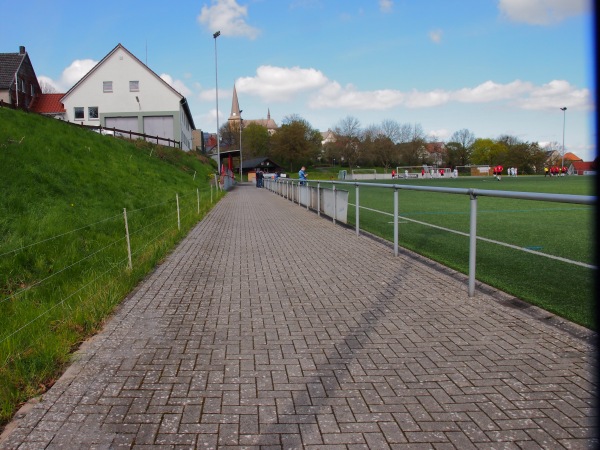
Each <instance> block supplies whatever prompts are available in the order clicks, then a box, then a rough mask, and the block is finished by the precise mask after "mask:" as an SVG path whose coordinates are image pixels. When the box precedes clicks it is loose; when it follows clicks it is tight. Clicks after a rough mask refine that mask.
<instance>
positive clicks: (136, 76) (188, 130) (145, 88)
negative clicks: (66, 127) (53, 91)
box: [62, 44, 195, 150]
mask: <svg viewBox="0 0 600 450" xmlns="http://www.w3.org/2000/svg"><path fill="white" fill-rule="evenodd" d="M62 102H63V104H64V106H65V111H66V112H65V116H66V119H67V120H68V121H70V122H77V123H81V124H84V125H102V126H105V127H114V128H117V129H118V128H120V129H123V130H130V131H133V132H136V133H145V134H149V135H152V136H159V137H161V138H164V139H174V140H176V141H180V142H181V145H182V148H183V149H185V150H189V149H191V148H192V146H193V143H192V130H193V129H194V128H195V126H194V121H193V118H192V115H191V112H190V110H189V106H188V104H187V101H186V99H185V97H183V95H181V94H180V93H179V92H177V91H176V90H175V89H173V88H172V87H171V86H170V85H169V84H168V83H167V82H166V81H164V80H163V79H162V78H160V77H159V76H158V75H157V74H156V73H155V72H153V71H152V70H150V69H149V68H148V67H147V66H146V65H145V64H144V63H142V62H141V61H140V60H139V59H138V58H136V57H135V56H134V55H133V54H132V53H131V52H129V51H128V50H127V49H126V48H125V47H123V45H121V44H118V45H117V46H116V47H115V48H114V49H113V50H112V51H111V52H110V53H109V54H108V55H106V56H105V57H104V58H103V59H102V60H101V61H100V62H99V63H98V64H96V65H95V66H94V67H93V68H92V69H91V70H90V71H89V72H88V73H87V74H86V75H85V76H83V77H82V78H81V80H79V81H78V82H77V83H76V84H75V85H74V86H73V87H72V88H71V89H69V91H67V93H66V94H65V95H64V96H63V97H62Z"/></svg>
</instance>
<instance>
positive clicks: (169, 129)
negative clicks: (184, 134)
mask: <svg viewBox="0 0 600 450" xmlns="http://www.w3.org/2000/svg"><path fill="white" fill-rule="evenodd" d="M144 133H145V134H147V135H148V136H158V137H161V138H165V139H174V138H173V116H151V117H144ZM147 139H148V140H149V141H152V138H147ZM159 143H160V144H166V143H165V142H159Z"/></svg>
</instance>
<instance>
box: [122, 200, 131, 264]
mask: <svg viewBox="0 0 600 450" xmlns="http://www.w3.org/2000/svg"><path fill="white" fill-rule="evenodd" d="M123 218H124V219H125V237H126V239H127V259H128V260H129V262H128V264H127V268H128V269H129V270H132V269H133V264H132V263H131V242H130V241H129V224H128V223H127V208H123Z"/></svg>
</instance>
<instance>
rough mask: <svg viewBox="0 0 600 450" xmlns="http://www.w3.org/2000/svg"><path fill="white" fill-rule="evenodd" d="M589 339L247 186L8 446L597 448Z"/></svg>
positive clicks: (130, 303) (124, 312)
mask: <svg viewBox="0 0 600 450" xmlns="http://www.w3.org/2000/svg"><path fill="white" fill-rule="evenodd" d="M583 335H584V336H586V333H585V332H584V333H583ZM589 336H592V335H591V334H588V337H589ZM592 344H593V340H592V339H591V338H585V337H584V338H581V337H580V336H577V335H574V334H573V333H570V332H565V331H564V330H561V329H560V328H558V327H556V326H552V325H550V324H548V323H546V322H545V321H543V320H539V319H538V318H535V317H532V316H531V315H528V314H526V313H525V312H524V311H522V310H520V309H518V308H510V307H507V306H505V305H502V304H501V303H499V302H498V300H497V298H495V297H494V296H492V295H490V294H489V293H486V294H483V293H478V294H477V295H476V296H475V297H474V298H469V297H468V295H467V285H466V282H465V280H464V276H463V277H462V279H461V278H460V277H458V276H452V274H451V273H449V271H448V270H441V269H440V268H439V267H438V266H437V265H436V264H432V263H425V262H424V260H423V258H415V257H414V256H412V255H410V254H408V253H405V252H401V254H400V256H398V257H394V255H393V251H391V249H390V247H389V246H388V245H385V244H383V243H381V242H378V241H376V240H374V239H371V238H369V237H366V236H359V237H357V236H356V234H355V232H354V231H353V230H350V229H347V228H345V227H343V226H340V225H334V224H333V223H332V221H331V220H329V219H326V218H323V217H321V218H318V217H317V215H316V214H315V213H314V212H312V211H307V210H306V208H304V207H300V206H298V205H295V204H293V203H291V202H289V201H287V200H285V199H283V198H281V197H279V196H277V195H275V194H272V193H270V192H268V191H266V190H265V189H256V188H255V187H253V186H250V185H242V186H239V187H237V188H235V189H234V190H233V191H232V192H230V193H229V194H228V195H227V196H226V197H225V198H224V199H223V200H221V202H220V203H219V204H218V205H217V206H216V207H215V208H214V210H213V211H211V213H210V214H209V215H208V216H207V217H206V218H205V219H204V220H203V221H202V222H201V223H200V224H199V225H198V226H197V227H196V228H195V229H194V230H193V231H192V232H191V233H190V234H189V236H187V238H186V239H185V240H184V241H182V243H181V244H180V245H179V246H178V248H177V249H176V251H175V252H174V253H173V254H171V255H170V256H169V257H168V259H167V260H166V261H165V262H164V263H163V264H162V265H161V266H160V267H159V268H158V269H157V270H156V271H155V272H154V273H153V274H152V275H151V276H150V277H149V278H148V279H147V280H145V281H144V282H143V283H142V284H141V286H139V288H138V289H137V290H136V292H135V293H133V294H132V295H131V296H130V297H129V298H128V299H127V300H126V301H124V303H123V304H122V306H121V307H120V309H119V311H118V312H117V313H116V315H115V316H114V317H113V318H112V320H111V321H110V322H109V323H108V324H107V326H106V328H105V330H104V331H103V332H102V333H100V334H99V335H98V336H96V337H95V338H94V339H92V340H91V341H90V342H88V343H86V344H85V345H84V346H83V348H82V349H81V350H80V351H79V352H78V353H77V355H76V358H75V362H74V363H73V365H72V366H71V367H70V369H69V370H68V371H67V373H66V374H65V375H64V376H63V377H62V378H61V379H60V380H59V381H58V382H57V383H56V384H55V385H54V386H53V387H52V389H50V390H49V391H48V392H47V393H46V394H45V395H44V396H43V398H42V399H41V401H40V402H39V403H37V404H36V405H35V406H33V407H32V408H31V409H30V410H29V411H28V412H27V413H23V414H19V415H18V417H19V419H18V420H17V422H16V423H15V424H13V426H15V428H14V429H13V430H12V431H11V432H10V433H9V434H8V435H7V436H6V435H5V437H4V439H3V441H2V443H1V444H0V448H2V449H44V448H46V449H59V448H60V449H71V448H73V449H79V448H90V449H120V448H134V449H146V448H148V449H150V448H160V449H184V448H221V449H228V448H232V449H233V448H248V449H252V448H257V449H258V448H262V449H280V448H285V449H293V448H307V449H310V448H315V449H316V448H319V449H387V448H393V449H396V448H398V449H401V448H435V449H452V448H455V449H473V448H480V449H492V448H524V449H535V448H580V449H583V448H594V447H595V446H596V444H597V439H596V437H597V432H596V420H595V408H593V407H594V406H595V396H596V385H595V380H594V374H595V371H594V366H595V363H594V360H593V359H594V357H595V354H594V352H593V351H592ZM21 416H22V417H21Z"/></svg>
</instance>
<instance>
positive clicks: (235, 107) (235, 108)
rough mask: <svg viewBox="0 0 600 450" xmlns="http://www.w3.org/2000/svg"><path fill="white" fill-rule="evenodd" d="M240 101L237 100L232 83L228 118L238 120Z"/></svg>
mask: <svg viewBox="0 0 600 450" xmlns="http://www.w3.org/2000/svg"><path fill="white" fill-rule="evenodd" d="M240 115H241V114H240V103H239V102H238V96H237V91H236V89H235V84H234V85H233V98H232V99H231V115H230V116H229V120H237V121H239V120H240Z"/></svg>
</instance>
